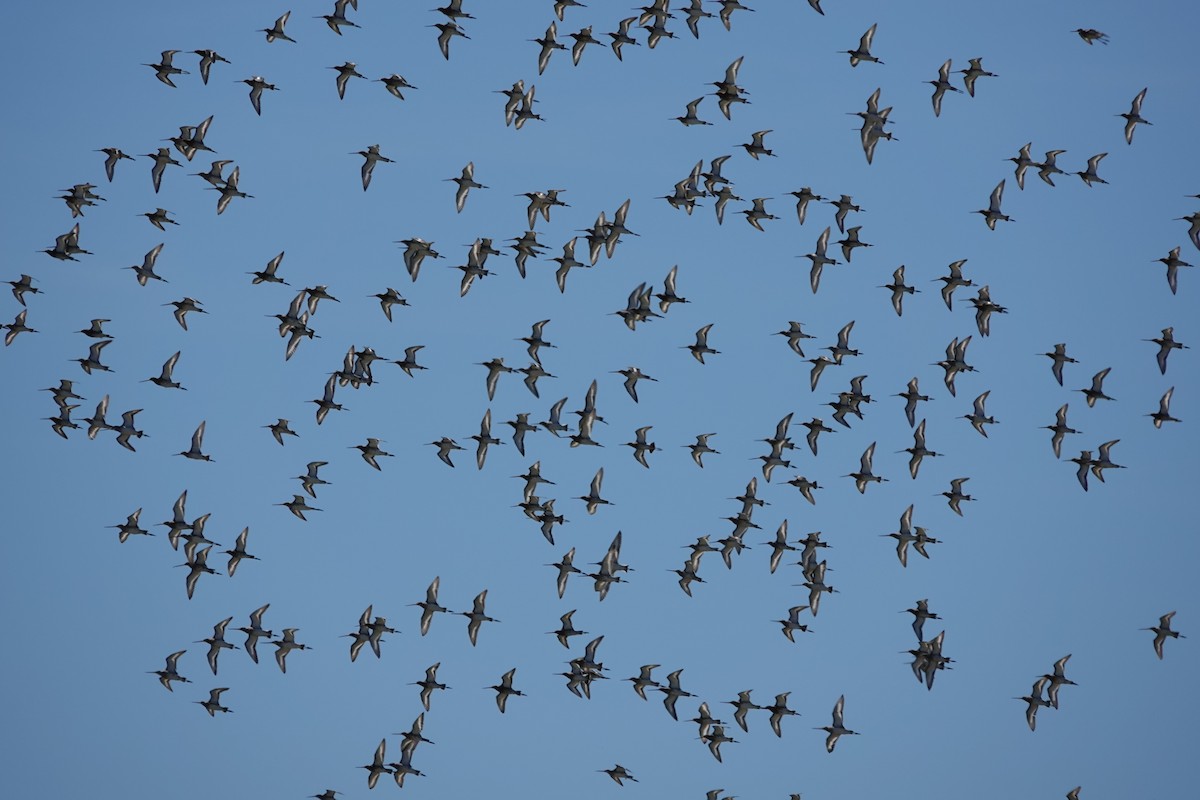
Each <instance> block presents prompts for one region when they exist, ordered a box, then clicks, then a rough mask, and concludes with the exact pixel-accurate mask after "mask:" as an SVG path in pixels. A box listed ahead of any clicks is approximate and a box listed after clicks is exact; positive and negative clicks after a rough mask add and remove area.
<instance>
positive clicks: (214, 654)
mask: <svg viewBox="0 0 1200 800" xmlns="http://www.w3.org/2000/svg"><path fill="white" fill-rule="evenodd" d="M230 622H233V617H226V618H225V619H223V620H221V621H220V622H218V623H217V624H216V625H214V626H213V634H212V636H210V637H209V638H207V639H202V640H200V641H198V642H196V644H206V645H208V667H209V669H211V670H212V674H213V675H216V674H217V658H218V657H219V656H220V655H221V651H222V650H234V649H236V648H235V647H234V646H233V645H231V644H230V643H229V642H227V641H225V628H227V627H228V626H229V623H230Z"/></svg>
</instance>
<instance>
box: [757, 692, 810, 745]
mask: <svg viewBox="0 0 1200 800" xmlns="http://www.w3.org/2000/svg"><path fill="white" fill-rule="evenodd" d="M790 694H791V692H783V693H782V694H777V695H775V702H774V703H772V704H771V705H769V706H760V708H762V709H763V710H764V711H770V712H771V730H772V731H774V732H775V735H776V736H778V737H780V738H782V737H783V729H782V728H781V727H780V724H781V723H782V722H783V718H784V717H785V716H788V717H795V716H799V713H800V712H798V711H793V710H792V709H790V708H788V704H787V699H788V695H790Z"/></svg>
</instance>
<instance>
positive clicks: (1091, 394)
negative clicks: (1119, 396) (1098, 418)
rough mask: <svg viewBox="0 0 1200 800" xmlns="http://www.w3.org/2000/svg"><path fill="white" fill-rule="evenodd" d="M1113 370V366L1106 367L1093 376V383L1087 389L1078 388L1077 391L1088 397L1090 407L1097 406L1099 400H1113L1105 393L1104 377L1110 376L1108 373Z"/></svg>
mask: <svg viewBox="0 0 1200 800" xmlns="http://www.w3.org/2000/svg"><path fill="white" fill-rule="evenodd" d="M1111 371H1112V367H1105V368H1104V369H1102V370H1100V371H1099V372H1097V373H1096V374H1095V375H1093V376H1092V385H1091V386H1090V387H1089V388H1087V389H1076V390H1075V391H1077V392H1083V396H1084V397H1086V398H1087V404H1088V408H1095V406H1096V401H1097V400H1112V399H1113V398H1111V397H1109V396H1108V395H1106V394H1105V393H1104V379H1105V378H1107V377H1108V373H1109V372H1111Z"/></svg>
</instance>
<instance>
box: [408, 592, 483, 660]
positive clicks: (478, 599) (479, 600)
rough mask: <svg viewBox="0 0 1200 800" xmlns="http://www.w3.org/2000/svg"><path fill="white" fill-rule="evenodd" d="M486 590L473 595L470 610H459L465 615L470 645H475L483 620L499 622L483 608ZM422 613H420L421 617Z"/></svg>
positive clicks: (460, 613) (461, 614)
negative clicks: (473, 598)
mask: <svg viewBox="0 0 1200 800" xmlns="http://www.w3.org/2000/svg"><path fill="white" fill-rule="evenodd" d="M487 593H488V590H487V589H484V590H483V591H482V592H480V593H479V594H477V595H475V600H474V601H473V602H472V604H471V610H470V611H459V612H458V614H459V615H460V616H463V617H466V618H467V620H468V622H467V638H469V639H470V640H471V646H472V647H474V646H475V642H476V641H477V640H478V639H479V628H480V626H481V625H483V623H485V622H499V621H500V620H498V619H493V618H491V617H489V616H488V615H487V613H486V610H485V609H484V604H485V603H486V602H487ZM423 617H424V614H422V618H423Z"/></svg>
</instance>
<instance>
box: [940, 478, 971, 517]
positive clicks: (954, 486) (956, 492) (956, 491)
mask: <svg viewBox="0 0 1200 800" xmlns="http://www.w3.org/2000/svg"><path fill="white" fill-rule="evenodd" d="M969 480H971V479H970V478H952V479H951V480H950V491H948V492H942V496H943V497H945V498H946V500H947V501H948V504H949V506H950V510H951V511H953V512H954V513H955V514H958V515H959V516H960V517H961V516H962V508H960V507H959V504H960V503H961V502H962V501H964V500H968V501H969V500H974V499H975V498H974V497H971V495H969V494H963V490H962V486H963V484H964V483H966V482H967V481H969Z"/></svg>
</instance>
